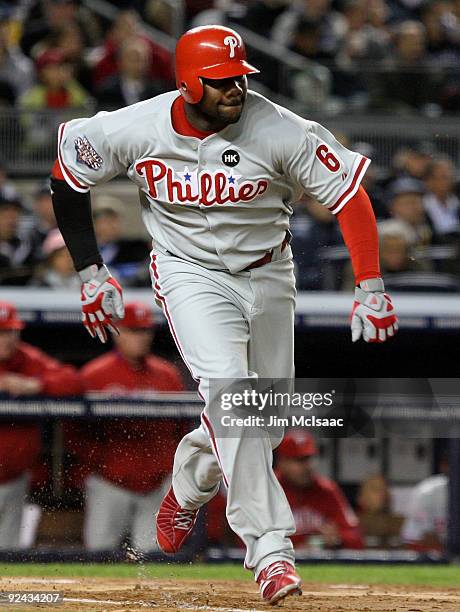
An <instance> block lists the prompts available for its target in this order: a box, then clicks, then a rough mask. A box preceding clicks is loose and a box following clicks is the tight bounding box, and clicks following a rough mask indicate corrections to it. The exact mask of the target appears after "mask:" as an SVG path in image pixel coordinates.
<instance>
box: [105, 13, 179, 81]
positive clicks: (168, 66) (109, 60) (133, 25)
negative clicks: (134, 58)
mask: <svg viewBox="0 0 460 612" xmlns="http://www.w3.org/2000/svg"><path fill="white" fill-rule="evenodd" d="M133 38H134V39H141V40H144V41H145V43H146V44H147V45H148V48H149V52H150V62H149V66H150V71H149V76H150V78H151V79H153V80H154V81H155V82H158V81H159V82H161V83H163V86H164V89H165V91H166V90H167V89H169V88H170V87H171V86H172V84H173V83H174V74H173V68H172V61H171V55H170V54H169V52H168V51H165V50H164V49H163V48H162V47H160V46H159V45H158V44H156V43H154V42H153V41H152V40H150V38H147V37H146V36H145V35H144V34H143V32H142V28H141V22H140V20H139V16H138V14H137V13H136V12H135V11H130V10H128V11H126V10H125V11H120V12H119V13H118V15H117V17H116V19H115V21H114V22H113V24H112V25H111V27H110V29H109V32H108V34H107V37H106V39H105V42H104V44H103V46H102V47H100V48H98V49H95V51H94V59H95V60H96V63H95V66H94V70H93V83H94V86H95V87H99V86H100V85H101V84H102V83H103V81H104V80H105V79H107V78H108V77H110V76H113V75H114V74H116V72H117V67H118V66H117V53H118V51H119V49H120V48H121V46H122V45H123V43H125V42H126V41H128V40H130V39H133Z"/></svg>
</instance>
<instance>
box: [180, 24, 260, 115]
mask: <svg viewBox="0 0 460 612" xmlns="http://www.w3.org/2000/svg"><path fill="white" fill-rule="evenodd" d="M256 72H259V71H258V70H257V68H254V66H251V65H250V64H248V62H247V61H246V49H245V48H244V43H243V40H242V38H241V36H240V35H239V34H238V33H237V32H235V30H231V29H230V28H224V27H223V26H219V25H212V26H202V27H199V28H193V29H192V30H189V31H188V32H185V34H183V35H182V36H181V37H180V38H179V40H178V42H177V46H176V84H177V89H178V90H179V91H180V93H181V94H182V96H183V97H184V99H185V101H186V102H189V103H190V104H198V102H199V101H200V100H201V98H202V97H203V82H202V80H201V78H200V77H203V78H208V79H227V78H229V77H236V76H241V75H243V74H253V73H256Z"/></svg>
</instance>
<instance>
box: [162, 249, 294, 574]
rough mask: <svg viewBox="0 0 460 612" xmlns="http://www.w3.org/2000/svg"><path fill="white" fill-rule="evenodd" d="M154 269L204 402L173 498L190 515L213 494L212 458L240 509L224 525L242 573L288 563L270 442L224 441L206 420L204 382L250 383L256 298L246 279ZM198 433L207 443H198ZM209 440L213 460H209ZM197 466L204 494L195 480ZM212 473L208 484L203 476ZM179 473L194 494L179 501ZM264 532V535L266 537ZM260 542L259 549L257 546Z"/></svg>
mask: <svg viewBox="0 0 460 612" xmlns="http://www.w3.org/2000/svg"><path fill="white" fill-rule="evenodd" d="M154 265H155V270H154V277H155V284H156V288H157V291H158V292H159V293H160V296H161V298H162V300H163V303H164V305H165V306H166V315H167V317H168V320H169V322H170V326H171V328H172V329H171V331H172V333H173V335H175V337H176V340H177V341H178V344H179V349H180V350H181V353H182V354H183V356H184V359H185V361H186V362H188V363H189V365H190V367H191V371H192V374H193V375H194V376H195V377H196V378H198V379H199V382H200V391H201V393H202V394H203V396H204V398H205V399H206V400H207V401H206V408H205V411H204V414H203V418H202V424H203V429H201V430H195V432H192V434H191V435H190V436H188V437H186V438H185V439H184V441H183V442H182V443H181V444H180V445H179V449H178V452H177V453H176V458H175V462H174V477H173V487H174V492H176V489H177V496H178V498H179V499H178V501H179V502H180V504H181V506H183V507H188V508H190V509H193V508H196V507H198V506H199V505H200V504H202V503H203V501H207V500H208V499H210V498H211V497H212V496H213V495H214V494H215V493H216V492H217V488H218V478H219V477H220V474H219V471H218V470H217V467H216V460H217V462H218V464H219V467H220V469H221V472H222V474H223V478H224V481H225V483H226V485H227V486H228V487H230V488H231V491H232V494H231V497H232V499H233V500H238V503H239V504H240V506H241V508H240V510H239V511H237V510H236V509H235V510H234V512H232V513H231V517H230V522H231V526H232V528H233V529H234V530H235V531H236V532H237V534H238V535H239V536H240V537H241V538H242V539H243V541H245V543H246V544H247V545H248V548H250V549H251V550H250V552H249V556H248V559H249V560H250V564H249V567H254V568H256V567H258V566H259V565H263V563H264V559H265V558H267V556H268V555H269V554H272V555H276V559H279V560H285V561H292V559H293V551H292V544H291V541H290V540H289V538H288V537H287V536H288V535H289V534H290V533H293V531H294V529H293V523H292V516H291V513H290V510H289V506H288V504H287V502H286V499H285V497H284V494H283V493H282V491H281V493H280V487H279V485H278V484H277V481H276V480H274V478H273V475H272V472H271V468H270V465H271V442H270V439H269V438H268V436H263V435H261V436H260V437H258V438H254V436H253V435H252V432H250V431H249V430H248V429H247V428H244V427H243V428H241V430H239V431H237V432H233V434H232V435H230V436H229V435H222V434H220V433H219V431H218V428H216V429H217V434H216V431H215V428H214V426H213V420H214V419H215V418H217V419H218V418H219V416H220V415H218V414H213V413H212V410H210V409H209V403H210V402H209V391H210V387H209V381H210V380H213V379H223V378H226V379H230V378H234V379H238V380H240V381H241V380H244V379H246V380H251V379H253V378H254V377H256V375H255V374H254V373H253V372H251V371H250V369H249V367H248V337H249V336H248V331H249V327H248V320H249V318H250V317H251V316H252V315H253V314H254V313H255V311H256V310H257V308H258V298H259V296H258V293H257V292H254V290H253V287H252V286H251V284H250V274H249V273H243V274H240V275H230V274H226V273H223V272H212V271H209V270H205V269H203V268H201V267H200V266H194V265H193V264H188V263H187V262H183V261H181V260H175V258H172V257H169V258H168V257H164V256H158V258H156V259H154ZM203 432H205V433H206V434H207V436H208V439H206V438H203V435H202V434H203ZM209 440H211V446H212V450H213V453H214V458H212V457H211V456H210V455H209ZM208 457H209V460H208ZM201 467H203V470H202V472H201V473H202V474H203V475H204V476H205V482H206V485H207V487H206V489H205V490H204V489H203V484H201V486H199V485H198V482H197V474H200V468H201ZM213 471H214V473H215V474H216V478H215V479H214V480H213V479H212V478H210V477H209V476H210V475H211V474H212V472H213ZM179 475H181V476H182V480H185V481H186V485H189V487H190V489H191V490H192V491H193V490H195V493H196V496H195V497H194V498H191V496H190V495H189V496H188V498H185V496H184V490H185V489H186V488H187V487H186V486H184V487H182V488H181V489H180V488H179V486H178V485H176V483H178V482H179ZM267 477H268V481H267ZM200 494H201V496H200ZM277 494H278V496H277ZM273 503H275V505H276V506H278V508H275V507H274V506H273ZM235 504H236V501H235ZM169 506H170V507H171V503H170V504H169ZM283 510H284V511H283ZM161 514H162V513H161V510H160V515H161ZM286 516H287V519H286V518H285V517H286ZM266 534H270V535H269V537H267V538H265V537H264V536H265V535H266ZM261 538H263V542H262V545H261V546H259V547H257V546H256V542H257V541H258V540H259V539H261ZM265 543H266V545H265ZM273 558H274V557H273Z"/></svg>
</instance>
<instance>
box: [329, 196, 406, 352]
mask: <svg viewBox="0 0 460 612" xmlns="http://www.w3.org/2000/svg"><path fill="white" fill-rule="evenodd" d="M336 216H337V220H338V222H339V225H340V230H341V232H342V236H343V239H344V242H345V244H346V245H347V248H348V251H349V253H350V257H351V263H352V266H353V272H354V275H355V282H356V288H355V301H354V304H353V310H352V313H351V333H352V340H353V342H356V341H357V340H359V338H360V337H361V335H362V336H363V338H364V340H365V341H366V342H384V341H385V340H386V339H387V338H389V337H391V336H394V334H395V333H396V331H397V329H398V319H397V317H396V313H395V310H394V306H393V303H392V301H391V298H390V296H389V295H388V294H387V293H385V286H384V283H383V279H382V277H381V275H380V265H379V238H378V233H377V223H376V221H375V215H374V211H373V210H372V205H371V202H370V199H369V196H368V195H367V193H366V191H365V190H364V188H363V187H361V186H360V187H359V189H358V190H357V192H356V194H355V195H354V196H353V197H352V198H351V199H350V200H349V201H348V203H347V205H346V206H344V207H343V208H342V209H341V210H340V211H339V212H338V213H337V215H336Z"/></svg>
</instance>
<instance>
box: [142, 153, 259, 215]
mask: <svg viewBox="0 0 460 612" xmlns="http://www.w3.org/2000/svg"><path fill="white" fill-rule="evenodd" d="M135 169H136V172H137V173H138V174H139V176H142V177H143V178H144V179H145V181H146V183H147V188H148V191H149V194H150V196H151V197H152V198H154V199H157V198H158V187H159V185H160V184H163V186H164V189H165V196H166V199H167V201H168V202H171V203H177V202H180V203H181V204H187V203H190V204H193V203H198V204H202V205H203V206H214V205H215V204H227V203H228V202H231V203H233V204H237V203H238V202H251V200H254V199H255V198H257V197H258V196H260V195H262V194H263V193H265V191H266V190H267V187H268V181H266V180H263V179H261V180H259V181H257V182H252V181H245V182H244V183H241V184H240V185H239V184H238V178H240V177H239V176H236V175H235V176H234V175H232V174H231V173H227V172H226V171H225V170H217V171H215V172H208V171H206V170H203V171H201V172H200V173H197V172H196V171H195V172H188V170H187V169H186V170H185V171H184V172H175V171H174V169H173V168H171V167H170V166H168V165H167V164H165V163H164V162H163V161H161V160H159V159H143V160H142V161H139V162H137V163H136V165H135Z"/></svg>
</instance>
